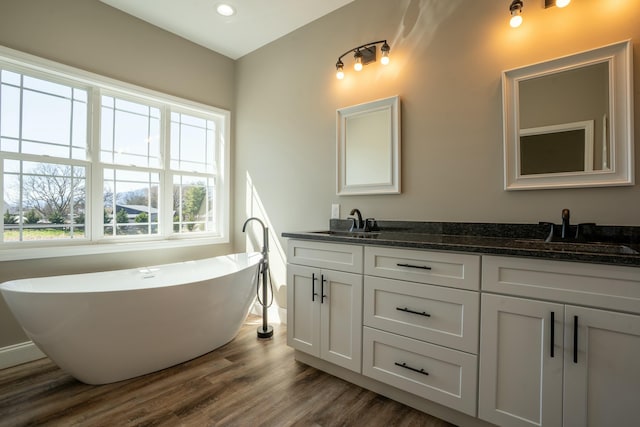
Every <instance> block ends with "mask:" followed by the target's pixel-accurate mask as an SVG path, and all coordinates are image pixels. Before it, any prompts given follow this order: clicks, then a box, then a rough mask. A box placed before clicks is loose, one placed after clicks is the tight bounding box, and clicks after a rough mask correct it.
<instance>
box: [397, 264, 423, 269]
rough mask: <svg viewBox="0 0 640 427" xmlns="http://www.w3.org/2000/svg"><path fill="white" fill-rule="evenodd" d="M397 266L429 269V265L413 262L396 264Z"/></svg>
mask: <svg viewBox="0 0 640 427" xmlns="http://www.w3.org/2000/svg"><path fill="white" fill-rule="evenodd" d="M396 265H397V266H398V267H409V268H419V269H420V270H431V267H427V266H426V265H413V264H401V263H398V264H396Z"/></svg>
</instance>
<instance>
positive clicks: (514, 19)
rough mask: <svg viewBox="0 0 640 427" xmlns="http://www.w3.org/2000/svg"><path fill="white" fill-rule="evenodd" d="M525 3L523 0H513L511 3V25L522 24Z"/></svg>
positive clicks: (513, 26)
mask: <svg viewBox="0 0 640 427" xmlns="http://www.w3.org/2000/svg"><path fill="white" fill-rule="evenodd" d="M523 6H524V4H523V3H522V0H513V1H512V2H511V5H509V13H510V14H511V19H510V20H509V25H511V28H517V27H519V26H520V24H522V7H523Z"/></svg>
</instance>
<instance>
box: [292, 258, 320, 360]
mask: <svg viewBox="0 0 640 427" xmlns="http://www.w3.org/2000/svg"><path fill="white" fill-rule="evenodd" d="M287 344H289V346H291V347H293V348H295V349H297V350H300V351H304V352H305V353H309V354H311V355H313V356H316V357H320V269H319V268H311V267H304V266H299V265H292V264H287Z"/></svg>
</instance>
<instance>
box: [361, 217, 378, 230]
mask: <svg viewBox="0 0 640 427" xmlns="http://www.w3.org/2000/svg"><path fill="white" fill-rule="evenodd" d="M377 229H378V223H377V222H376V219H375V218H367V219H365V220H364V231H375V230H377Z"/></svg>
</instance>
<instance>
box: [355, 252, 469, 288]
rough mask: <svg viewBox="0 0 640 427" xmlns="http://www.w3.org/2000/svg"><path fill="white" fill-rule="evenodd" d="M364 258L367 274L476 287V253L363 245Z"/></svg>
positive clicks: (460, 286) (451, 285) (435, 283)
mask: <svg viewBox="0 0 640 427" xmlns="http://www.w3.org/2000/svg"><path fill="white" fill-rule="evenodd" d="M364 258H365V265H364V272H365V274H368V275H370V276H379V277H387V278H389V279H399V280H408V281H411V282H420V283H430V284H433V285H441V286H450V287H454V288H461V289H471V290H477V289H479V288H480V256H478V255H464V254H456V253H445V252H429V251H419V250H412V249H397V248H382V247H374V246H367V247H366V248H365V256H364Z"/></svg>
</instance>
